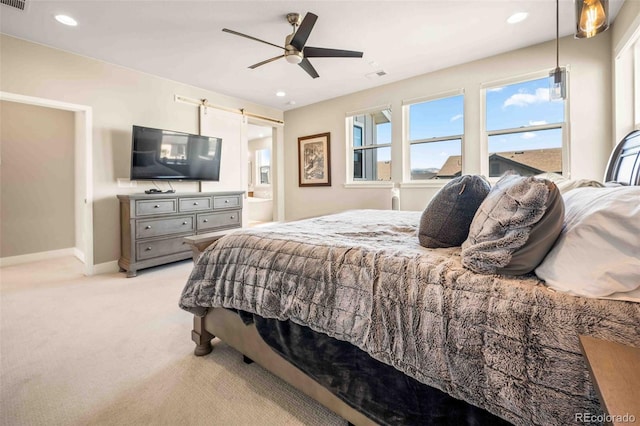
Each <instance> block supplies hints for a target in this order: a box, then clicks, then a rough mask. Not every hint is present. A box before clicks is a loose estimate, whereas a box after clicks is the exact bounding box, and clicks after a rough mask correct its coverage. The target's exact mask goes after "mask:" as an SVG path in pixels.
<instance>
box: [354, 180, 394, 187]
mask: <svg viewBox="0 0 640 426" xmlns="http://www.w3.org/2000/svg"><path fill="white" fill-rule="evenodd" d="M343 186H344V187H345V188H350V189H351V188H361V189H370V188H375V189H384V188H389V189H390V188H393V186H394V184H393V182H374V181H370V182H348V183H345V184H343Z"/></svg>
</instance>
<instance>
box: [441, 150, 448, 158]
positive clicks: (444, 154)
mask: <svg viewBox="0 0 640 426" xmlns="http://www.w3.org/2000/svg"><path fill="white" fill-rule="evenodd" d="M440 156H441V157H449V154H448V153H446V152H444V151H442V152H441V153H440Z"/></svg>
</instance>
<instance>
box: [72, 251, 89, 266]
mask: <svg viewBox="0 0 640 426" xmlns="http://www.w3.org/2000/svg"><path fill="white" fill-rule="evenodd" d="M73 255H74V256H75V257H77V258H78V260H79V261H80V262H82V263H86V262H85V260H84V252H83V251H82V250H80V249H79V248H78V247H74V248H73Z"/></svg>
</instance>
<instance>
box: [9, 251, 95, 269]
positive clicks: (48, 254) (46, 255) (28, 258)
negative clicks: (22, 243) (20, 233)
mask: <svg viewBox="0 0 640 426" xmlns="http://www.w3.org/2000/svg"><path fill="white" fill-rule="evenodd" d="M75 251H76V249H75V248H66V249H60V250H50V251H41V252H38V253H29V254H23V255H20V256H9V257H2V258H0V268H4V267H5V266H11V265H20V264H22V263H29V262H37V261H39V260H47V259H56V258H58V257H65V256H76V252H75ZM76 257H77V256H76ZM83 257H84V256H83Z"/></svg>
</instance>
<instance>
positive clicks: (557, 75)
mask: <svg viewBox="0 0 640 426" xmlns="http://www.w3.org/2000/svg"><path fill="white" fill-rule="evenodd" d="M577 1H578V2H581V1H582V0H577ZM587 1H588V0H587ZM596 1H597V0H596ZM566 86H567V70H565V69H564V68H560V0H556V69H554V70H553V71H551V73H550V74H549V99H551V100H557V99H565V98H566V97H567V89H566Z"/></svg>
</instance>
